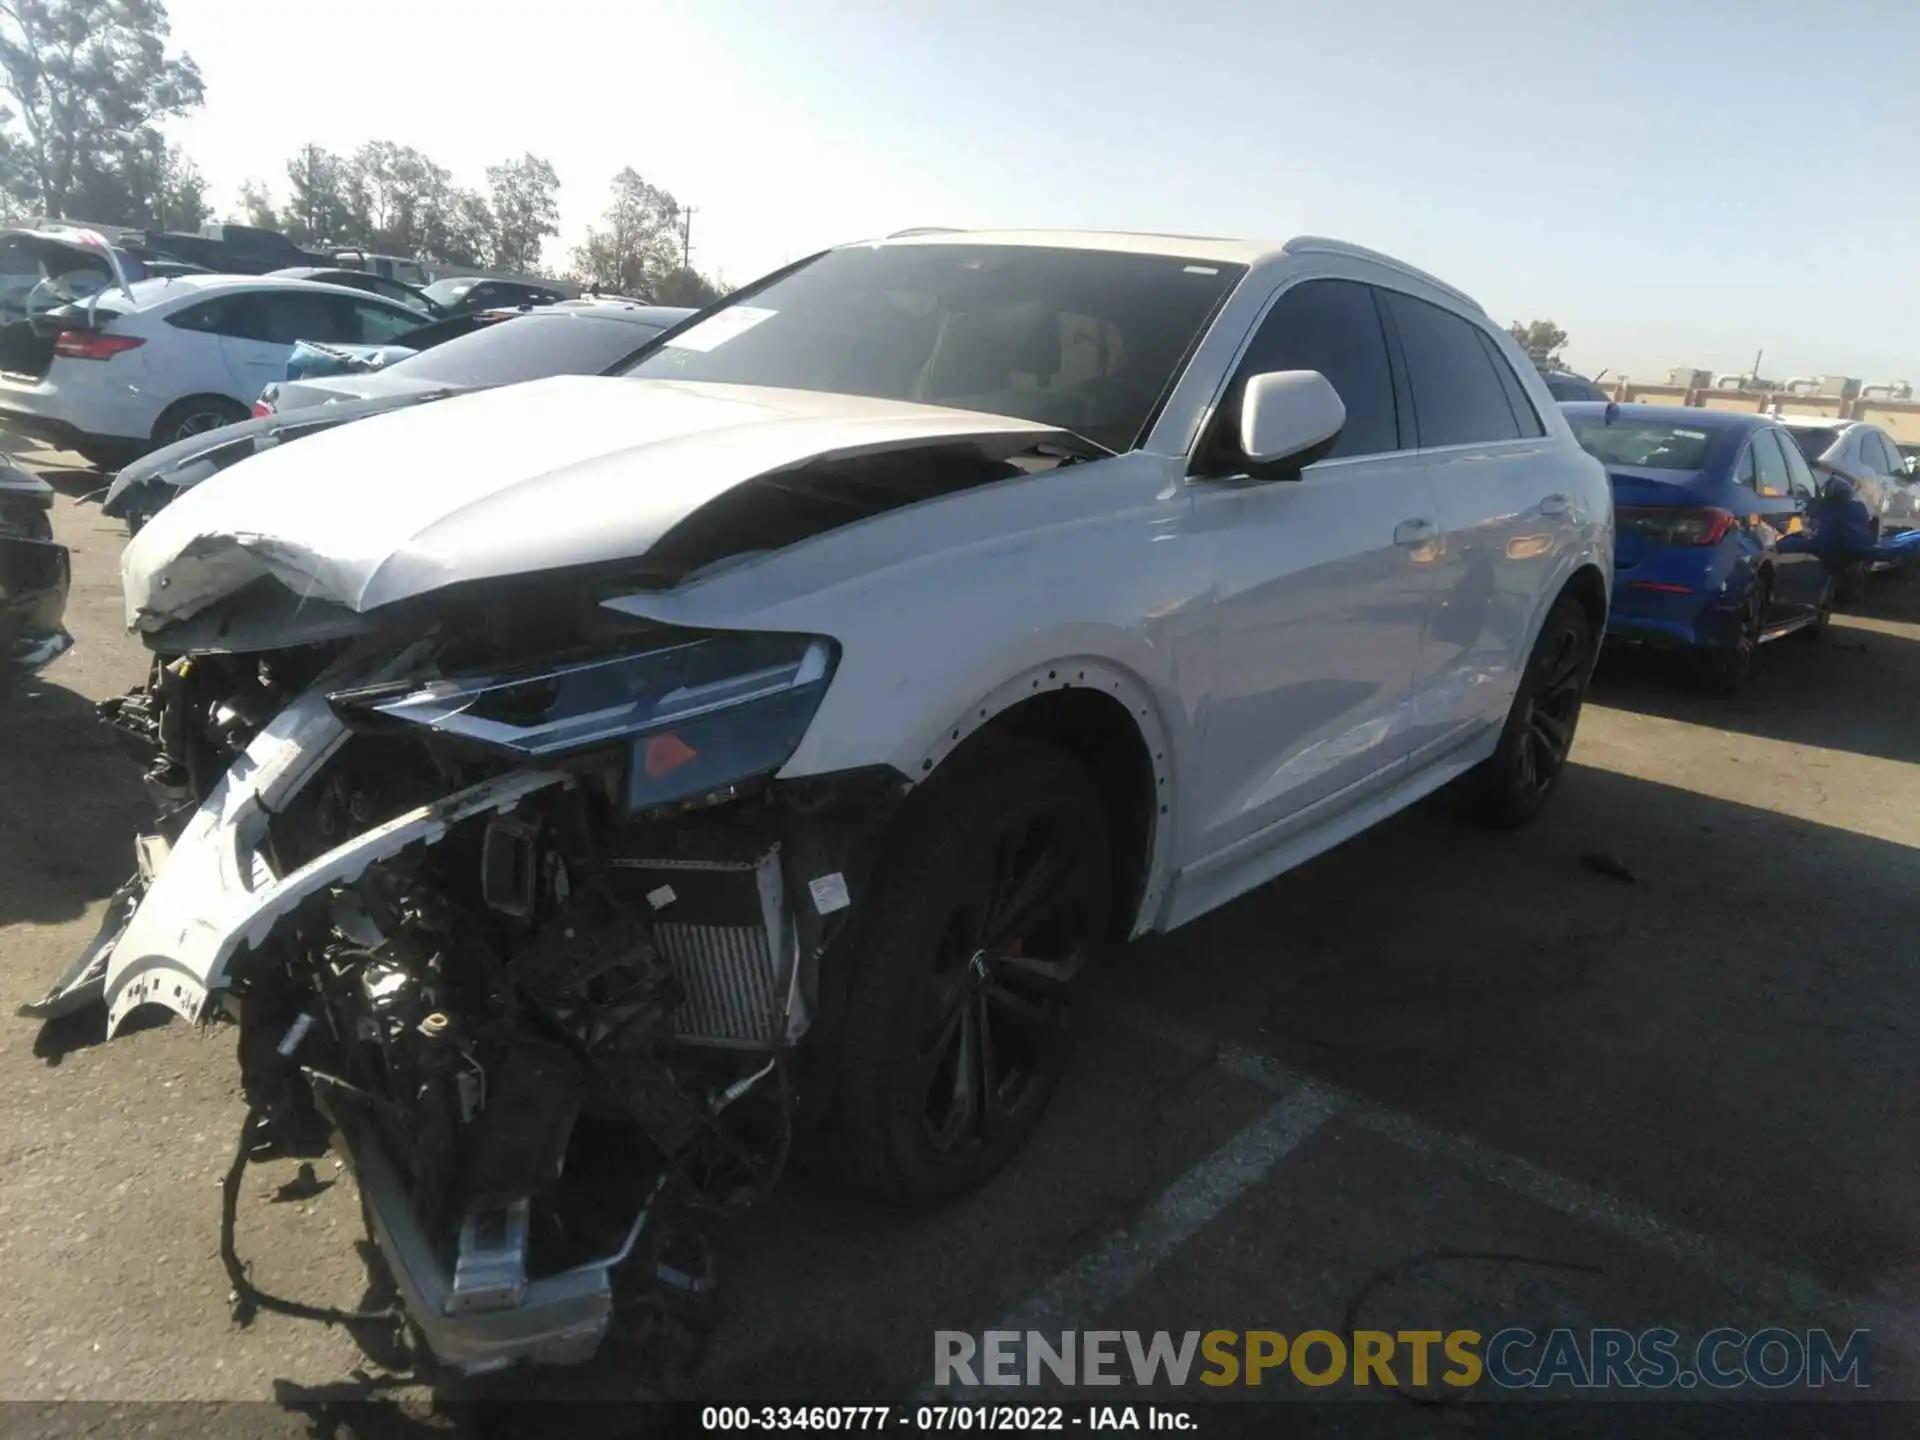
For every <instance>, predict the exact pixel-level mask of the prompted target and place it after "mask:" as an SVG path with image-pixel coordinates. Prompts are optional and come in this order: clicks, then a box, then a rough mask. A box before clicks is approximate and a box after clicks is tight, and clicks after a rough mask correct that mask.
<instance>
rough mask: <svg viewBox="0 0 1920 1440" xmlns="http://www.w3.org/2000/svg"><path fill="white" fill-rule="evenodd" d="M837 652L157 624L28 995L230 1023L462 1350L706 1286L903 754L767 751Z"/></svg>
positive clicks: (764, 1157)
mask: <svg viewBox="0 0 1920 1440" xmlns="http://www.w3.org/2000/svg"><path fill="white" fill-rule="evenodd" d="M831 666H832V647H831V645H830V644H829V643H828V642H824V641H820V640H817V639H812V638H810V637H805V636H798V637H796V636H777V635H776V636H747V635H739V636H708V635H693V634H686V633H679V632H672V631H667V630H665V629H657V630H655V631H651V632H647V633H644V634H641V635H637V636H632V637H629V638H628V639H627V640H626V642H625V643H624V645H622V646H620V647H618V648H616V649H615V651H614V653H612V654H608V653H607V652H606V650H605V649H604V648H602V649H600V650H597V651H595V652H594V653H591V654H580V653H577V652H574V653H572V658H566V659H562V660H558V661H555V660H545V661H541V662H539V663H537V664H525V663H515V660H514V658H513V649H512V647H510V646H509V647H506V648H503V647H502V645H501V643H500V637H499V636H497V635H495V636H492V637H486V638H482V639H474V638H472V637H471V635H469V638H467V639H463V640H459V641H444V642H432V641H413V642H410V643H406V644H399V645H395V644H391V643H386V642H380V641H377V640H374V641H369V640H365V639H360V640H348V641H335V642H329V643H324V644H316V645H306V646H299V647H294V648H290V649H286V650H280V651H272V652H264V653H261V652H254V653H246V654H219V653H201V654H195V655H191V656H168V655H164V654H163V655H159V656H157V657H156V658H155V661H154V664H153V670H152V674H151V678H150V680H149V683H148V684H146V685H145V686H142V687H140V688H138V689H136V690H134V691H132V692H130V693H129V694H127V695H125V696H123V697H120V698H118V699H116V700H111V701H107V702H105V703H104V704H103V705H102V707H101V709H102V713H103V716H104V718H106V719H107V720H108V722H109V723H110V724H112V725H113V726H114V727H115V728H116V729H117V730H118V731H119V732H120V733H121V735H122V736H123V738H124V739H125V741H126V743H127V745H128V747H129V748H130V750H131V751H132V752H133V753H134V754H135V755H136V756H137V757H138V758H139V759H140V760H141V761H142V763H143V764H144V765H145V766H146V782H147V785H148V788H149V790H150V792H151V794H152V797H153V799H154V801H155V803H156V806H157V808H158V810H159V814H160V823H159V825H158V827H157V830H156V832H155V833H154V834H151V835H149V836H146V837H144V838H143V840H142V841H141V844H140V857H141V858H140V874H138V875H136V876H135V877H134V878H133V879H132V880H130V881H129V882H128V884H127V886H125V887H123V889H122V891H121V892H120V894H118V895H116V897H115V903H114V904H113V905H112V906H111V907H110V912H109V915H108V917H107V921H106V923H105V925H104V926H103V929H102V933H101V937H100V939H99V940H98V941H96V943H95V945H94V946H93V947H92V948H91V949H90V950H89V951H88V953H87V954H86V955H84V956H83V957H82V958H81V961H80V962H79V963H78V964H76V966H75V968H74V970H72V971H70V972H69V974H68V975H67V976H66V977H65V978H64V979H63V980H62V982H61V983H60V984H59V985H57V986H56V987H55V989H54V991H53V992H52V993H50V994H49V995H48V997H47V998H46V1000H44V1001H42V1002H40V1004H39V1005H37V1006H33V1007H29V1013H33V1014H37V1015H41V1016H52V1015H57V1014H62V1013H67V1012H70V1011H72V1010H73V1009H75V1008H76V1007H77V1006H79V1005H82V1004H85V1003H89V1002H91V1001H93V1000H96V999H99V998H104V999H105V1000H106V1002H107V1005H108V1015H109V1020H108V1025H109V1032H110V1033H111V1032H112V1031H114V1030H117V1029H119V1028H120V1027H121V1026H122V1025H123V1024H124V1023H125V1021H126V1020H127V1018H128V1016H129V1015H130V1014H131V1013H132V1012H133V1011H135V1010H137V1009H139V1008H140V1007H142V1006H150V1005H154V1004H159V1005H161V1006H163V1007H165V1008H167V1009H169V1010H173V1011H175V1012H176V1013H178V1014H181V1015H185V1016H187V1017H189V1018H193V1019H215V1018H225V1019H230V1020H232V1021H235V1022H237V1025H238V1030H239V1053H240V1061H241V1069H242V1081H243V1089H244V1093H245V1095H246V1098H247V1101H248V1104H249V1107H250V1117H249V1125H250V1127H251V1131H252V1133H251V1136H250V1139H249V1141H248V1143H249V1144H250V1145H254V1146H256V1147H264V1148H265V1149H267V1150H268V1151H277V1152H279V1153H288V1154H298V1153H307V1154H311V1153H315V1147H316V1145H323V1144H325V1143H327V1142H328V1141H329V1139H330V1140H331V1142H332V1143H333V1144H334V1145H335V1146H336V1147H337V1148H339V1149H341V1150H342V1151H344V1153H345V1155H346V1156H347V1158H348V1159H349V1160H350V1162H351V1164H352V1165H353V1167H354V1169H355V1171H356V1174H357V1177H358V1179H359V1182H360V1186H361V1191H362V1194H363V1197H364V1199H365V1201H366V1204H367V1211H368V1221H369V1225H370V1228H371V1229H372V1232H373V1235H374V1238H375V1239H376V1241H377V1242H378V1244H379V1247H380V1249H381V1252H382V1254H383V1257H384V1259H385V1260H386V1262H387V1265H388V1268H389V1269H390V1270H391V1272H392V1274H393V1276H394V1279H395V1282H396V1284H397V1287H398V1291H399V1295H400V1298H401V1300H402V1302H403V1304H404V1307H405V1311H406V1317H407V1318H408V1319H410V1320H411V1321H412V1322H413V1323H414V1324H415V1326H416V1327H417V1329H418V1331H419V1332H420V1334H421V1335H422V1336H423V1337H424V1339H425V1340H426V1342H427V1344H428V1346H429V1347H430V1348H431V1350H432V1351H433V1354H434V1355H435V1357H437V1359H438V1360H439V1361H440V1362H441V1363H443V1364H446V1365H449V1366H452V1367H454V1368H456V1369H458V1370H461V1371H463V1372H465V1373H469V1374H476V1373H481V1372H484V1371H488V1370H492V1369H497V1368H501V1367H503V1366H505V1365H508V1364H511V1363H514V1362H515V1361H521V1360H531V1361H540V1362H562V1363H564V1362H573V1361H580V1360H584V1359H587V1358H588V1357H590V1356H591V1355H592V1354H593V1353H594V1352H595V1350H596V1348H597V1347H598V1346H599V1344H600V1342H601V1341H602V1339H603V1338H604V1336H605V1335H606V1334H607V1332H608V1329H609V1326H610V1324H611V1320H612V1316H613V1309H614V1292H615V1286H616V1282H617V1281H620V1277H624V1276H629V1275H638V1276H640V1277H643V1278H642V1279H641V1280H640V1281H639V1282H636V1283H638V1284H640V1285H642V1286H643V1287H644V1286H645V1285H650V1284H656V1283H658V1280H659V1277H660V1276H663V1275H664V1276H668V1277H670V1278H672V1280H673V1281H674V1283H677V1284H680V1285H682V1286H683V1287H692V1288H694V1289H698V1288H700V1287H701V1286H704V1285H705V1284H706V1283H707V1281H706V1279H705V1278H703V1277H702V1276H701V1275H700V1274H699V1273H697V1272H698V1270H699V1268H700V1267H699V1264H698V1263H697V1260H696V1259H689V1258H688V1255H689V1253H691V1254H692V1255H693V1256H695V1257H697V1256H699V1255H700V1254H701V1253H703V1241H702V1240H701V1239H700V1229H699V1217H702V1216H713V1215H724V1214H727V1213H731V1212H733V1211H735V1210H738V1209H739V1208H741V1207H743V1206H746V1205H749V1204H751V1203H753V1202H754V1201H755V1200H757V1199H759V1198H760V1197H762V1196H763V1195H765V1194H766V1193H767V1191H768V1190H769V1189H770V1188H771V1187H772V1185H773V1184H774V1183H775V1181H776V1180H777V1179H778V1177H779V1175H780V1173H781V1169H782V1166H783V1165H784V1163H785V1159H786V1156H787V1152H788V1148H789V1146H790V1143H791V1139H792V1132H793V1127H794V1112H795V1098H796V1094H795V1085H794V1081H793V1077H792V1075H791V1073H790V1069H789V1057H790V1056H791V1054H792V1052H793V1049H794V1047H795V1045H796V1044H797V1042H798V1041H799V1040H800V1039H801V1038H802V1036H804V1035H805V1034H806V1033H807V1032H808V1030H809V1028H810V1027H811V1025H812V1022H813V1019H814V1016H815V1011H816V1007H817V1004H818V994H817V990H818V959H819V956H820V954H821V952H822V950H823V949H824V948H825V947H826V945H827V944H828V943H829V942H830V941H831V940H832V939H833V937H834V934H835V929H836V926H837V925H838V924H839V923H841V922H843V921H844V920H845V918H846V915H847V910H848V902H847V901H846V900H845V899H844V898H837V897H843V896H844V895H845V893H846V885H847V880H846V877H845V875H844V874H843V873H842V870H841V868H840V867H841V866H842V865H843V864H844V865H854V864H857V863H858V857H857V853H856V852H857V850H858V846H857V844H855V843H853V842H852V840H851V839H850V838H849V837H851V836H853V835H854V834H855V833H856V832H858V831H862V830H865V829H868V828H870V827H871V826H872V825H873V824H874V822H875V818H876V817H878V816H879V815H882V814H884V813H885V810H886V808H887V807H886V805H885V803H884V799H883V797H882V794H881V792H882V791H884V790H886V789H887V788H889V787H892V788H896V789H897V788H898V781H899V777H897V776H893V777H891V779H888V778H887V777H885V776H865V777H861V776H856V777H850V778H848V779H846V780H844V781H842V782H836V783H833V784H829V785H827V786H825V787H821V786H819V785H816V784H814V783H813V782H806V783H803V784H802V785H800V786H798V787H783V786H779V785H776V784H774V783H773V782H772V781H771V780H770V778H769V777H770V775H771V772H772V771H773V770H776V769H777V768H778V766H779V764H780V763H781V761H782V760H784V758H785V757H786V755H788V754H790V753H791V751H792V749H793V746H794V745H795V744H797V742H798V739H799V737H800V734H801V733H802V732H803V731H804V729H805V726H806V724H807V722H808V721H809V720H810V718H811V715H812V710H813V706H814V705H816V704H817V703H818V695H819V693H820V691H821V690H822V689H823V688H824V684H825V682H826V680H827V678H828V676H829V674H830V671H831ZM450 672H454V673H450ZM876 802H879V803H876ZM841 815H844V816H845V817H846V820H847V824H846V826H845V827H844V828H843V827H842V826H841V824H840V822H839V821H838V820H837V819H836V818H835V817H836V816H841ZM835 855H839V856H845V857H848V858H847V859H845V860H844V861H842V860H835V859H832V858H830V857H832V856H835ZM829 865H830V866H832V867H833V868H832V869H831V870H830V871H828V872H827V873H829V874H830V877H831V879H830V883H829V884H827V886H826V887H825V888H824V889H822V888H821V887H819V886H817V885H816V886H814V888H813V890H812V892H811V894H810V892H809V888H808V887H809V884H810V882H813V881H817V880H818V879H819V878H820V875H821V872H822V867H824V866H829ZM796 895H798V896H799V897H801V899H802V901H803V903H801V904H797V905H796V904H794V903H793V900H794V897H795V896H796ZM821 895H826V896H828V897H829V898H827V899H826V900H821V899H819V897H820V896H821ZM228 1228H229V1233H230V1230H231V1215H229V1217H228ZM689 1246H691V1247H692V1248H691V1251H689V1249H688V1247H689ZM663 1247H666V1250H667V1251H671V1252H672V1255H671V1258H670V1259H666V1260H663V1259H662V1258H661V1257H662V1254H663V1253H665V1252H664V1251H663ZM620 1283H625V1282H624V1281H620ZM236 1288H238V1286H236Z"/></svg>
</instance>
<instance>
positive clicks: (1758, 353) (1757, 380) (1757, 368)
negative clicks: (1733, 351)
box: [1748, 348, 1767, 387]
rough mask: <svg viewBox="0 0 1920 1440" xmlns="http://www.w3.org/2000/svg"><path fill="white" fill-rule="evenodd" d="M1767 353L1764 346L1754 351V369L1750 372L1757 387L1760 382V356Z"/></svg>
mask: <svg viewBox="0 0 1920 1440" xmlns="http://www.w3.org/2000/svg"><path fill="white" fill-rule="evenodd" d="M1766 353H1767V352H1766V350H1765V349H1764V348H1762V349H1759V350H1756V351H1754V352H1753V369H1752V370H1751V371H1749V372H1748V373H1749V376H1750V378H1751V379H1752V380H1753V383H1754V385H1755V386H1756V387H1758V385H1759V384H1760V357H1761V356H1762V355H1764V354H1766Z"/></svg>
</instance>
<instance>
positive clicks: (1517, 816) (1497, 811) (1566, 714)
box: [1468, 594, 1595, 827]
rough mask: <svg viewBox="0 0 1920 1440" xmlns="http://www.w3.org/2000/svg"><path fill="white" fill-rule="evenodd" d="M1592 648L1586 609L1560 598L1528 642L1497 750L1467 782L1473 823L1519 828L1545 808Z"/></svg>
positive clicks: (1575, 721) (1574, 721)
mask: <svg viewBox="0 0 1920 1440" xmlns="http://www.w3.org/2000/svg"><path fill="white" fill-rule="evenodd" d="M1594 650H1595V639H1594V634H1593V622H1592V621H1591V620H1589V619H1588V618H1587V612H1586V610H1585V608H1584V607H1582V605H1581V604H1580V602H1579V600H1578V599H1576V598H1575V597H1574V596H1573V595H1571V594H1563V595H1561V597H1560V598H1559V600H1557V601H1556V602H1555V603H1554V607H1553V609H1552V611H1551V612H1549V614H1548V615H1547V621H1546V624H1544V625H1543V626H1541V627H1540V635H1539V638H1538V639H1536V640H1535V641H1534V645H1533V653H1532V655H1531V656H1529V658H1528V660H1527V668H1526V671H1525V672H1524V673H1523V674H1522V676H1521V678H1520V685H1519V688H1518V690H1517V691H1516V692H1515V694H1514V697H1513V705H1512V707H1511V708H1510V709H1509V710H1508V712H1507V723H1506V725H1505V726H1504V727H1503V728H1502V730H1501V732H1500V742H1499V744H1498V746H1497V747H1496V748H1495V749H1494V752H1493V754H1492V756H1491V757H1489V758H1488V759H1487V760H1486V761H1485V762H1484V763H1482V764H1481V765H1480V766H1478V767H1476V769H1475V770H1474V771H1473V772H1472V774H1471V776H1470V778H1469V785H1468V794H1469V796H1470V797H1471V806H1470V810H1471V813H1472V814H1473V816H1474V817H1475V818H1476V819H1479V820H1481V821H1484V822H1486V823H1488V824H1492V825H1499V826H1508V827H1511V826H1518V825H1524V824H1526V823H1527V822H1528V821H1529V820H1531V819H1533V817H1534V816H1536V815H1538V814H1539V813H1540V811H1541V810H1542V809H1543V808H1544V807H1545V805H1546V803H1547V799H1548V797H1549V796H1551V795H1552V794H1553V791H1554V789H1555V787H1557V786H1558V785H1559V783H1560V777H1561V775H1562V773H1563V772H1564V771H1565V770H1566V765H1567V756H1568V755H1569V754H1570V753H1571V752H1572V750H1573V737H1574V732H1575V731H1576V730H1577V729H1578V728H1579V724H1580V708H1581V706H1582V705H1584V704H1585V703H1586V698H1587V684H1588V682H1589V681H1590V680H1591V679H1592V678H1593V662H1594V658H1595V655H1594Z"/></svg>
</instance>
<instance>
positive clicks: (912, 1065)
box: [839, 738, 1111, 1201]
mask: <svg viewBox="0 0 1920 1440" xmlns="http://www.w3.org/2000/svg"><path fill="white" fill-rule="evenodd" d="M949 766H950V767H951V768H950V770H947V769H943V771H942V772H941V773H939V774H936V776H935V777H934V779H933V780H932V781H931V782H929V784H928V785H927V787H926V789H925V790H924V791H922V792H921V793H919V794H917V795H916V796H914V797H913V802H914V804H913V809H912V811H911V813H910V814H909V815H905V816H903V817H902V831H901V834H900V836H899V843H898V844H897V846H890V859H889V863H886V864H883V866H882V867H881V870H880V872H879V873H878V875H877V876H876V879H875V882H874V892H873V895H872V898H871V899H870V901H869V902H868V904H869V913H868V914H867V915H865V916H864V917H863V925H862V936H861V940H860V943H859V944H858V946H857V949H856V954H855V955H854V957H853V964H854V976H853V980H852V987H851V991H850V994H849V997H848V1004H847V1014H846V1018H845V1024H844V1028H843V1030H842V1031H841V1036H842V1039H841V1046H840V1048H841V1066H840V1069H841V1094H840V1097H839V1109H840V1116H841V1122H842V1125H841V1129H842V1132H843V1133H842V1140H843V1142H844V1144H845V1149H846V1159H847V1162H848V1164H849V1165H850V1167H851V1168H852V1169H853V1170H854V1172H855V1173H856V1174H857V1175H858V1176H859V1177H860V1179H861V1180H862V1181H863V1182H864V1183H866V1184H867V1185H868V1186H869V1187H870V1188H873V1189H876V1190H878V1191H880V1192H882V1193H883V1194H886V1195H889V1196H891V1197H893V1198H896V1199H901V1200H911V1201H919V1200H933V1199H939V1198H942V1197H945V1196H948V1195H952V1194H956V1193H958V1192H960V1191H962V1190H965V1189H968V1188H970V1187H971V1186H974V1185H977V1184H979V1183H980V1182H981V1181H983V1180H985V1179H986V1178H987V1177H988V1176H990V1175H991V1174H993V1172H994V1171H996V1170H998V1169H999V1168H1000V1167H1001V1166H1002V1165H1003V1164H1005V1163H1006V1161H1007V1160H1008V1158H1009V1157H1010V1156H1011V1155H1012V1154H1013V1152H1014V1151H1015V1150H1016V1149H1017V1148H1018V1147H1019V1146H1020V1144H1021V1143H1022V1142H1023V1141H1024V1140H1025V1139H1026V1137H1027V1136H1028V1135H1029V1134H1030V1133H1031V1132H1032V1130H1033V1128H1034V1126H1035V1125H1036V1124H1037V1123H1038V1121H1039V1119H1040V1115H1041V1113H1042V1112H1043V1111H1044V1109H1045V1108H1046V1105H1047V1102H1048V1100H1049V1099H1050V1098H1051V1097H1052V1094H1053V1090H1054V1086H1055V1084H1056V1082H1057V1081H1058V1079H1059V1077H1060V1075H1061V1073H1062V1072H1063V1071H1064V1070H1065V1068H1066V1066H1067V1063H1068V1061H1069V1060H1070V1059H1071V1057H1072V1053H1073V1048H1074V1038H1075V1027H1074V1023H1073V1021H1074V1000H1075V995H1076V991H1077V989H1078V985H1079V982H1080V981H1081V979H1082V978H1083V972H1084V971H1085V970H1086V968H1087V966H1088V963H1089V961H1090V960H1091V959H1092V958H1093V957H1094V955H1095V952H1096V951H1097V949H1098V947H1099V945H1100V944H1101V943H1102V940H1103V938H1104V936H1105V932H1106V928H1107V922H1108V913H1109V904H1110V901H1109V892H1110V885H1111V877H1110V867H1111V861H1110V858H1109V850H1108V837H1107V829H1106V820H1105V814H1104V809H1103V807H1102V804H1101V801H1100V796H1099V792H1098V791H1097V790H1096V789H1095V787H1094V785H1093V781H1092V778H1091V776H1089V775H1088V774H1087V772H1086V770H1085V769H1084V768H1083V767H1082V766H1081V765H1080V764H1079V763H1078V762H1077V761H1076V760H1075V759H1074V758H1073V757H1072V756H1070V755H1067V754H1066V753H1065V752H1063V751H1060V750H1057V749H1055V748H1054V747H1052V746H1048V745H1044V744H1041V743H1038V742H1035V741H1028V740H1021V739H1014V738H1004V739H1001V738H996V739H994V740H992V741H989V742H986V743H984V744H982V745H981V746H980V747H979V748H978V749H977V750H975V751H973V752H972V753H969V754H966V755H962V756H959V757H956V758H955V759H954V760H952V761H950V762H949Z"/></svg>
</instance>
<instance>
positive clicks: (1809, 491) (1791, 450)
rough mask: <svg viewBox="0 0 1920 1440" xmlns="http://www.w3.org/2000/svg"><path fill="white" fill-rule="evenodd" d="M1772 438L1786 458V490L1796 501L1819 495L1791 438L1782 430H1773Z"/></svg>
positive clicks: (1817, 487) (1809, 472) (1810, 474)
mask: <svg viewBox="0 0 1920 1440" xmlns="http://www.w3.org/2000/svg"><path fill="white" fill-rule="evenodd" d="M1773 438H1774V439H1775V440H1778V441H1779V442H1780V453H1781V454H1782V455H1784V456H1786V457H1787V489H1788V490H1789V491H1791V492H1792V493H1793V497H1794V498H1795V499H1796V500H1811V499H1813V498H1814V496H1816V495H1817V494H1819V493H1820V486H1819V484H1818V483H1817V482H1816V481H1815V480H1814V478H1813V471H1812V469H1811V468H1810V467H1809V466H1808V465H1807V462H1806V459H1805V457H1804V456H1802V455H1801V453H1800V447H1799V446H1798V445H1796V444H1794V443H1793V437H1792V436H1791V435H1789V434H1787V433H1786V432H1785V431H1782V430H1775V431H1774V432H1773Z"/></svg>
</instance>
